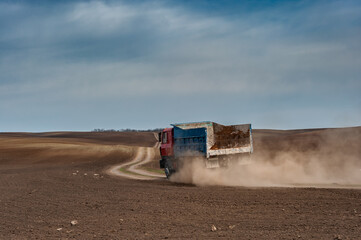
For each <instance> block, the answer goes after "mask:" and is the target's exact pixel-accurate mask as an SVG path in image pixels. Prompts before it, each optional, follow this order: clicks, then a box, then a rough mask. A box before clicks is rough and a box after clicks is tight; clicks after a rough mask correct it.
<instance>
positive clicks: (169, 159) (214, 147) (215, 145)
mask: <svg viewBox="0 0 361 240" xmlns="http://www.w3.org/2000/svg"><path fill="white" fill-rule="evenodd" d="M171 126H172V127H171V128H165V129H163V130H162V131H161V132H159V142H160V155H161V159H160V161H159V165H160V168H164V173H165V175H166V177H167V178H169V177H170V176H171V175H172V174H174V173H175V172H177V171H179V169H181V167H182V165H183V164H186V163H187V162H189V161H193V160H196V161H202V162H203V164H204V167H205V168H220V167H230V166H232V165H234V164H242V163H245V162H249V161H250V154H251V153H252V152H253V141H252V127H251V124H241V125H228V126H225V125H222V124H219V123H215V122H210V121H206V122H193V123H180V124H171Z"/></svg>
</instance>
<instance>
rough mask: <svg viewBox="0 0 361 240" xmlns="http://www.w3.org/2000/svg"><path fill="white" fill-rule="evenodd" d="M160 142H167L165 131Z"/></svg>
mask: <svg viewBox="0 0 361 240" xmlns="http://www.w3.org/2000/svg"><path fill="white" fill-rule="evenodd" d="M162 143H167V132H163V134H162Z"/></svg>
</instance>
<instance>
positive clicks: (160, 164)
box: [159, 159, 165, 168]
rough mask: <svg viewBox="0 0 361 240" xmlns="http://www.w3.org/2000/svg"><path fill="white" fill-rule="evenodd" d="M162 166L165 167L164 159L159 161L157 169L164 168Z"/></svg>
mask: <svg viewBox="0 0 361 240" xmlns="http://www.w3.org/2000/svg"><path fill="white" fill-rule="evenodd" d="M164 166H165V159H161V160H159V167H160V168H164Z"/></svg>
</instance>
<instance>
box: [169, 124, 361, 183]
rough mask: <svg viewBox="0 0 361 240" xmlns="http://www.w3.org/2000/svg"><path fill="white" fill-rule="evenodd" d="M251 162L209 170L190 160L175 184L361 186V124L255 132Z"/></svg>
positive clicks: (175, 179) (186, 162)
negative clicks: (331, 127) (337, 127)
mask: <svg viewBox="0 0 361 240" xmlns="http://www.w3.org/2000/svg"><path fill="white" fill-rule="evenodd" d="M254 141H255V152H254V154H253V155H252V158H251V163H249V164H243V165H240V164H237V165H232V167H229V168H216V169H206V168H205V167H204V163H203V160H202V159H192V160H190V159H188V160H186V161H185V162H184V164H183V166H182V168H181V169H180V171H178V172H177V173H175V174H174V176H172V178H171V180H172V181H176V182H185V183H192V184H196V185H227V186H255V187H262V186H265V187H266V186H293V187H294V186H315V187H322V186H327V187H342V186H344V187H361V147H360V146H361V127H357V128H345V129H315V130H294V131H272V130H258V131H257V130H256V131H255V133H254Z"/></svg>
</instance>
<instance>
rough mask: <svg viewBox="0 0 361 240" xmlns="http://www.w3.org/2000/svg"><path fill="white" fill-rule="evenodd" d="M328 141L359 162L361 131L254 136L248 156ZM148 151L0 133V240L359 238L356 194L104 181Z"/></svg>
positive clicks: (127, 141) (147, 143)
mask: <svg viewBox="0 0 361 240" xmlns="http://www.w3.org/2000/svg"><path fill="white" fill-rule="evenodd" d="M326 132H327V133H328V134H331V135H332V136H336V135H337V137H336V138H335V139H339V141H340V148H339V149H336V150H334V151H335V153H338V152H341V153H342V152H343V153H347V154H351V155H352V156H353V157H356V158H358V159H359V160H360V159H361V152H360V151H361V150H360V147H359V146H360V142H357V141H358V140H360V136H361V135H360V133H361V128H352V129H335V130H327V129H326V130H325V129H320V130H298V131H274V130H255V131H254V140H255V154H260V152H262V154H268V156H269V157H270V159H272V156H274V155H276V154H277V152H281V151H283V150H285V149H289V148H292V149H297V151H300V152H302V151H307V152H308V151H309V150H310V149H313V150H316V149H323V145H324V144H325V143H324V141H323V140H324V137H323V136H324V134H325V133H326ZM320 139H322V141H321V142H320V141H319V140H320ZM345 139H352V141H351V142H348V141H346V142H345ZM355 141H356V143H355ZM154 144H155V139H154V135H153V133H71V132H68V133H41V134H26V133H21V134H20V133H9V134H5V133H4V134H0V193H1V194H0V216H1V218H0V226H1V227H0V239H93V238H98V239H167V238H169V239H174V238H175V239H177V238H178V239H180V238H182V239H189V238H193V239H214V238H225V239H336V238H337V239H361V190H357V189H316V188H245V187H224V186H207V187H198V186H194V185H186V184H177V183H172V182H169V181H167V180H155V181H139V180H130V179H126V178H115V177H110V176H108V175H106V174H104V171H103V170H104V169H105V168H107V167H108V166H110V165H113V164H117V163H120V162H123V161H127V160H129V159H131V158H132V157H133V154H134V152H135V149H134V146H144V147H151V146H153V145H154ZM357 144H358V145H357ZM124 145H126V146H124ZM127 146H128V147H127ZM353 159H354V158H353ZM154 165H156V161H154ZM85 173H86V175H85ZM94 174H99V175H94ZM72 220H77V221H78V224H77V225H75V226H71V224H70V222H71V221H72ZM212 225H214V226H215V227H216V228H217V230H216V231H212Z"/></svg>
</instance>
